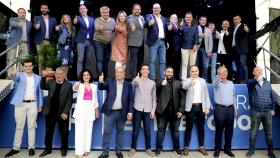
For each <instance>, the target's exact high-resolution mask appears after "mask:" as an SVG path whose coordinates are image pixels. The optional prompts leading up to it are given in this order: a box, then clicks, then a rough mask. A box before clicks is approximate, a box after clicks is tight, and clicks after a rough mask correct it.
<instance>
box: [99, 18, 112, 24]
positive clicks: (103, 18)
mask: <svg viewBox="0 0 280 158" xmlns="http://www.w3.org/2000/svg"><path fill="white" fill-rule="evenodd" d="M101 20H102V21H105V22H106V23H108V22H110V20H111V18H110V17H109V19H108V20H105V19H104V18H103V17H101Z"/></svg>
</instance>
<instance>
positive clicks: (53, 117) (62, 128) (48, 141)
mask: <svg viewBox="0 0 280 158" xmlns="http://www.w3.org/2000/svg"><path fill="white" fill-rule="evenodd" d="M56 123H58V127H59V132H60V136H61V150H67V149H68V135H69V129H68V127H69V119H67V120H62V118H61V117H60V115H59V114H57V113H55V114H54V113H50V114H48V115H46V136H45V146H46V150H47V151H52V141H53V134H54V129H55V125H56Z"/></svg>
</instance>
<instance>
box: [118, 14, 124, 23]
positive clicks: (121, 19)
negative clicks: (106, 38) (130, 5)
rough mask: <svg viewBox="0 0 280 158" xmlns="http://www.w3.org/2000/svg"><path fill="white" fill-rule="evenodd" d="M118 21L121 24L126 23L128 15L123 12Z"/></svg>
mask: <svg viewBox="0 0 280 158" xmlns="http://www.w3.org/2000/svg"><path fill="white" fill-rule="evenodd" d="M118 19H119V21H120V22H125V21H126V15H125V14H124V13H123V12H122V13H120V14H119V17H118Z"/></svg>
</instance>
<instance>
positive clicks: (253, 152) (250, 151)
mask: <svg viewBox="0 0 280 158" xmlns="http://www.w3.org/2000/svg"><path fill="white" fill-rule="evenodd" d="M254 154H255V151H254V150H251V149H250V150H249V151H248V152H247V153H246V157H251V156H253V155H254Z"/></svg>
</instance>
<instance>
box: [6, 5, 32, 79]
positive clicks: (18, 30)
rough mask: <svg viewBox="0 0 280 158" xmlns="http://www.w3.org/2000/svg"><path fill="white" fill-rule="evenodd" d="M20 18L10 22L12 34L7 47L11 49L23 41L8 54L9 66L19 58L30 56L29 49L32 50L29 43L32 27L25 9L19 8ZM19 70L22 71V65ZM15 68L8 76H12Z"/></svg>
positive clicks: (10, 70)
mask: <svg viewBox="0 0 280 158" xmlns="http://www.w3.org/2000/svg"><path fill="white" fill-rule="evenodd" d="M17 14H18V17H12V18H10V20H9V24H10V26H9V28H10V29H11V30H10V31H11V33H10V36H9V38H8V39H7V41H6V45H7V47H11V46H12V45H14V44H16V43H17V42H19V41H21V43H20V44H19V47H18V53H17V47H14V48H12V49H11V50H10V52H9V53H8V57H7V59H8V65H11V64H12V63H14V62H15V61H16V58H17V57H20V58H24V57H25V56H26V55H28V52H29V48H30V41H29V39H30V38H29V33H30V30H31V27H32V24H31V22H30V21H28V20H26V11H25V9H23V8H19V9H18V11H17ZM18 66H19V69H20V70H22V66H21V64H19V65H18ZM13 69H14V68H10V69H9V71H8V76H10V75H11V73H12V70H13Z"/></svg>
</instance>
